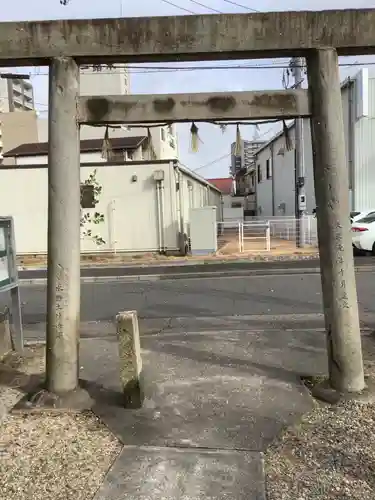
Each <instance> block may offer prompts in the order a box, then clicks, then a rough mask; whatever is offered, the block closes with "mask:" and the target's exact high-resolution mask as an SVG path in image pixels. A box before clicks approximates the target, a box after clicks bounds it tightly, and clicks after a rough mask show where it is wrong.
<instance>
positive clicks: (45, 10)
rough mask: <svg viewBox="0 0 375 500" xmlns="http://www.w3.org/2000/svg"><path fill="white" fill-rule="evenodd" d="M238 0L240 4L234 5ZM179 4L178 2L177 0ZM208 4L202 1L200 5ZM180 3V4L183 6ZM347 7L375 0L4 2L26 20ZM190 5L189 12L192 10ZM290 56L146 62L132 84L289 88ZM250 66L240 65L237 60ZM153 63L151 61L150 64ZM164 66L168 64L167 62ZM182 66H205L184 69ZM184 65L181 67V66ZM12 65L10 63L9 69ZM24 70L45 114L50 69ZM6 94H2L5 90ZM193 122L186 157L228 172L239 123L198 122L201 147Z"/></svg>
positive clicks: (172, 88)
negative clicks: (193, 141)
mask: <svg viewBox="0 0 375 500" xmlns="http://www.w3.org/2000/svg"><path fill="white" fill-rule="evenodd" d="M232 1H233V2H234V3H237V4H238V5H233V3H232ZM172 4H174V5H172ZM199 4H202V5H199ZM178 6H179V7H178ZM346 8H375V1H372V0H357V1H353V0H324V1H323V0H305V1H303V0H284V1H283V2H280V1H279V0H278V1H277V0H263V1H262V2H256V1H255V0H137V1H136V2H135V1H134V0H95V1H93V0H70V2H69V4H68V5H67V6H62V5H61V4H60V0H16V1H15V2H4V5H3V6H2V9H1V11H0V21H25V20H29V21H31V20H46V19H64V18H65V19H78V18H81V19H82V18H105V17H107V18H109V17H114V18H117V17H141V16H172V15H187V14H189V13H192V14H210V13H211V14H213V13H215V12H216V11H218V12H227V13H229V12H231V13H234V12H236V13H240V12H247V13H249V12H251V11H252V10H258V11H280V10H322V9H346ZM187 11H188V12H187ZM288 62H289V61H288V60H287V59H272V60H256V61H244V60H242V61H230V62H229V61H228V62H225V61H223V62H217V63H216V62H212V61H211V62H209V63H196V62H194V63H183V64H171V63H168V65H167V66H168V67H173V69H172V70H170V71H160V70H159V71H157V66H158V65H152V66H155V71H152V72H150V71H149V70H145V69H143V70H142V65H139V66H138V67H137V68H135V69H132V70H131V71H130V79H131V81H130V85H131V87H130V90H131V92H132V93H135V94H137V93H142V94H143V93H145V94H153V93H158V94H161V93H184V92H186V93H192V92H210V91H211V92H222V91H248V90H266V89H270V90H276V89H282V88H283V72H284V69H283V68H282V67H283V66H287V65H288ZM354 63H355V64H357V63H358V64H359V65H360V64H362V65H364V66H365V65H366V64H374V66H375V57H374V56H371V57H350V58H342V59H341V60H340V64H342V66H341V69H340V71H341V77H342V79H344V78H346V77H348V76H354V75H355V74H356V73H357V72H358V71H359V68H360V66H345V64H354ZM244 65H246V66H250V68H246V69H245V68H236V69H234V68H233V66H244ZM147 66H151V65H150V64H148V65H147ZM163 66H166V64H165V63H164V64H163ZM204 66H211V67H212V66H220V67H223V66H224V67H225V66H231V68H227V69H225V68H224V69H216V70H213V69H203V68H204ZM280 66H282V67H280ZM181 67H183V68H186V67H193V68H200V69H191V70H183V69H181ZM178 68H180V69H178ZM7 71H9V69H7ZM18 71H20V72H26V73H30V74H31V82H32V84H33V85H34V94H35V103H36V108H37V109H38V110H39V111H40V112H41V116H42V117H44V116H46V110H47V90H48V69H47V68H46V67H42V68H18ZM0 98H1V96H0ZM189 128H190V125H188V124H180V125H179V126H178V134H179V151H180V159H181V161H182V163H184V164H185V165H186V166H187V167H189V168H190V169H192V170H196V171H197V172H198V173H199V174H200V175H202V176H204V177H206V178H213V177H227V176H228V173H229V164H230V145H231V143H232V142H234V141H235V138H236V127H235V126H229V127H227V129H226V131H225V133H223V132H222V131H221V130H220V128H219V127H215V126H214V125H210V124H198V128H199V135H200V138H201V141H202V142H201V143H200V146H199V151H198V152H197V153H193V152H191V148H190V132H189ZM278 130H280V126H279V125H278V124H274V125H270V124H268V125H262V126H261V127H260V131H259V132H258V137H257V138H259V139H270V138H271V137H272V135H273V134H274V133H276V132H277V131H278ZM255 133H256V130H255V127H254V126H242V127H241V137H242V138H243V139H248V140H251V139H253V138H254V134H255Z"/></svg>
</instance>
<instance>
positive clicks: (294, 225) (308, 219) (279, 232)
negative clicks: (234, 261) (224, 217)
mask: <svg viewBox="0 0 375 500" xmlns="http://www.w3.org/2000/svg"><path fill="white" fill-rule="evenodd" d="M255 221H263V222H269V224H270V232H271V246H272V245H273V246H277V245H278V244H282V242H283V241H289V242H291V243H297V237H298V220H297V219H296V218H295V217H287V216H286V217H259V216H258V217H249V218H246V222H255ZM301 228H302V230H303V234H304V238H303V240H304V242H305V244H306V245H311V246H314V247H317V246H318V233H317V225H316V219H315V217H314V216H312V215H306V216H304V217H303V218H302V224H301Z"/></svg>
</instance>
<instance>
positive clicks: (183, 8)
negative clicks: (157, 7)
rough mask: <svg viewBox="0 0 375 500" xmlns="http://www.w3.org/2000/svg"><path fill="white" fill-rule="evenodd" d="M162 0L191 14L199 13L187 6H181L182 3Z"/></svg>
mask: <svg viewBox="0 0 375 500" xmlns="http://www.w3.org/2000/svg"><path fill="white" fill-rule="evenodd" d="M161 1H162V2H164V3H166V4H168V5H172V7H176V9H180V10H183V11H184V12H188V13H189V14H195V15H197V13H196V12H194V11H193V10H190V9H185V7H180V5H177V4H176V3H173V2H170V1H169V0H161Z"/></svg>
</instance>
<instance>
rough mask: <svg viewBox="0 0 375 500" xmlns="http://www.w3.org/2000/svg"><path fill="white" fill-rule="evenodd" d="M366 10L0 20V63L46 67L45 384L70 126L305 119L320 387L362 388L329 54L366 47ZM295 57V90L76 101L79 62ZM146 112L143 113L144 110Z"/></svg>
mask: <svg viewBox="0 0 375 500" xmlns="http://www.w3.org/2000/svg"><path fill="white" fill-rule="evenodd" d="M374 25H375V10H370V9H369V10H366V9H364V10H341V11H340V10H339V11H333V10H332V11H322V12H276V13H275V12H270V13H260V14H223V15H203V16H178V17H155V18H125V19H95V20H67V21H65V20H64V21H43V22H16V23H0V64H1V65H3V66H14V65H18V66H26V65H33V64H38V65H43V64H47V65H49V68H50V80H49V181H48V196H49V213H48V301H47V310H48V313H47V368H48V380H47V386H48V387H47V388H48V390H50V391H51V392H55V393H68V392H70V391H73V390H74V389H76V388H77V386H78V338H79V314H80V151H79V125H80V124H81V123H91V124H94V123H95V124H107V123H126V122H128V123H129V122H131V123H134V122H138V123H150V122H160V121H174V122H177V121H199V120H212V119H216V120H220V119H221V120H222V119H226V120H234V121H238V120H240V119H243V120H251V119H260V118H284V119H287V118H297V117H306V116H311V124H312V143H313V154H314V182H315V195H316V200H317V205H318V207H319V211H318V234H319V251H320V262H321V276H322V288H323V303H324V310H325V322H326V330H327V340H328V342H327V344H328V357H329V371H330V384H331V386H332V388H333V389H335V390H338V391H349V392H358V391H361V390H362V389H363V388H364V385H365V384H364V373H363V361H362V352H361V340H360V329H359V317H358V305H357V294H356V284H355V273H354V263H353V255H352V245H351V239H350V224H349V216H348V214H349V194H348V193H349V186H348V172H347V163H346V158H345V144H344V128H343V116H342V103H341V92H340V79H339V68H338V55H353V54H368V53H375V31H374V29H373V26H374ZM283 56H284V57H285V56H288V57H289V56H300V57H305V58H306V60H307V70H308V79H309V98H307V95H306V92H305V91H282V92H280V91H278V92H270V91H265V92H245V93H221V94H220V95H219V94H209V95H207V94H205V95H201V94H195V95H194V94H192V95H187V96H186V95H179V94H177V95H169V96H157V95H151V96H126V97H118V96H103V97H102V98H98V97H84V98H83V97H79V65H80V64H100V63H107V64H108V63H118V62H126V63H130V62H133V63H141V62H162V61H168V62H171V61H199V60H224V59H250V58H252V59H257V58H266V57H283ZM146 114H147V118H145V115H146Z"/></svg>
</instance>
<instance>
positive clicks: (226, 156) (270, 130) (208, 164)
mask: <svg viewBox="0 0 375 500" xmlns="http://www.w3.org/2000/svg"><path fill="white" fill-rule="evenodd" d="M249 125H251V123H249ZM273 129H274V127H271V128H269V129H268V130H266V132H263V133H262V134H260V135H259V137H258V139H257V141H259V139H260V138H261V137H264V136H265V135H268V134H269V133H270V132H272V131H273ZM231 155H232V153H228V154H225V155H223V156H220V158H216V159H215V160H212V161H210V162H208V163H205V164H204V165H202V166H201V167H198V168H195V169H194V170H193V172H197V171H198V170H203V169H204V168H207V167H210V166H211V165H215V164H216V163H218V162H219V161H221V160H225V158H228V157H229V156H231Z"/></svg>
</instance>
